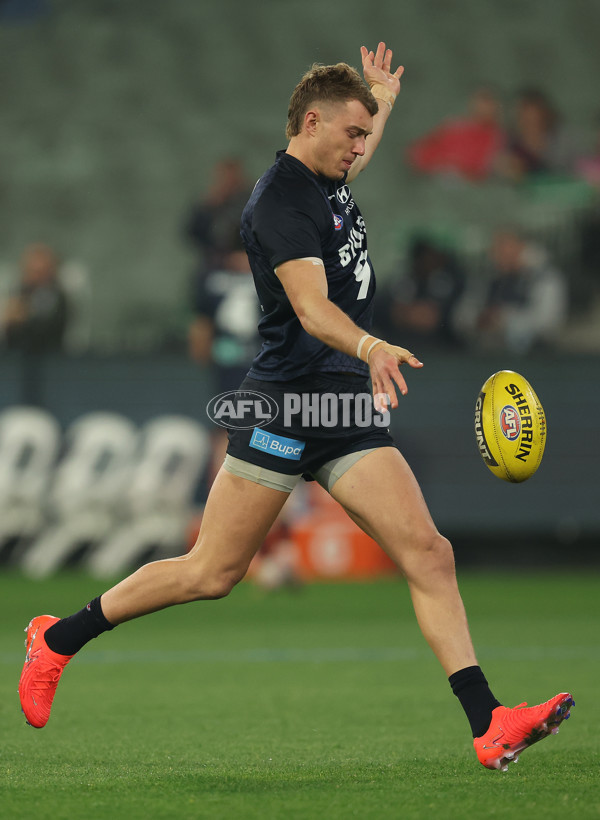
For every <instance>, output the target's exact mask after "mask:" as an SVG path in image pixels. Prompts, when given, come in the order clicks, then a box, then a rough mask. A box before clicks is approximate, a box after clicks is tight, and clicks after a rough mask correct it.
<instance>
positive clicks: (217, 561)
mask: <svg viewBox="0 0 600 820" xmlns="http://www.w3.org/2000/svg"><path fill="white" fill-rule="evenodd" d="M288 496H289V493H287V492H283V491H282V490H275V489H272V488H271V487H264V486H263V485H262V484H257V483H255V482H254V481H250V480H249V479H246V478H242V477H241V476H237V475H233V474H232V473H230V472H228V471H227V470H225V469H224V468H223V467H222V468H221V469H220V471H219V473H218V475H217V477H216V478H215V480H214V482H213V485H212V488H211V490H210V493H209V496H208V499H207V502H206V506H205V508H204V513H203V516H202V523H201V525H200V531H199V533H198V538H197V540H196V543H195V545H194V547H193V549H192V550H191V552H190V554H189V556H188V557H189V558H190V559H191V560H193V561H194V562H196V563H202V564H203V565H208V566H211V567H215V566H218V567H220V568H223V569H233V568H240V569H242V570H245V568H246V567H247V566H248V565H249V564H250V561H251V560H252V557H253V556H254V554H255V553H256V551H257V550H258V549H259V547H260V546H261V544H262V542H263V541H264V539H265V537H266V535H267V533H268V531H269V529H270V528H271V526H272V524H273V522H274V521H275V519H276V518H277V516H278V514H279V512H280V511H281V508H282V507H283V505H284V504H285V502H286V500H287V498H288Z"/></svg>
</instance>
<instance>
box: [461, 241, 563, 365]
mask: <svg viewBox="0 0 600 820" xmlns="http://www.w3.org/2000/svg"><path fill="white" fill-rule="evenodd" d="M490 258H491V264H492V274H493V275H492V280H491V282H490V285H489V289H488V293H487V299H486V302H485V305H484V307H483V310H482V311H481V313H480V314H479V317H478V319H477V335H476V338H475V342H476V344H477V346H478V347H483V348H485V349H488V350H508V351H511V352H513V353H529V352H530V351H532V350H534V349H536V348H538V349H544V348H547V347H552V346H554V345H555V344H556V341H557V337H558V335H559V334H560V331H561V329H562V328H563V325H564V322H565V319H566V316H567V308H568V292H567V283H566V280H565V277H564V275H563V274H562V272H561V271H559V270H558V269H557V268H556V267H554V265H553V264H552V263H551V261H550V259H549V256H548V253H547V252H546V250H545V249H544V248H542V247H541V246H540V245H537V244H533V243H529V242H527V241H526V240H525V239H524V237H523V236H522V235H521V233H520V232H519V231H518V230H516V229H514V228H503V229H501V230H499V231H497V232H496V234H495V235H494V237H493V240H492V245H491V249H490Z"/></svg>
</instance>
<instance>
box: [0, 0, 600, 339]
mask: <svg viewBox="0 0 600 820" xmlns="http://www.w3.org/2000/svg"><path fill="white" fill-rule="evenodd" d="M52 9H53V11H52V13H51V14H50V16H48V17H47V18H45V19H44V21H43V22H40V23H32V24H30V25H27V24H23V25H20V26H10V25H4V26H2V25H0V53H2V54H3V56H4V58H5V59H6V60H7V64H9V65H10V66H11V70H10V72H5V73H4V75H3V88H2V110H3V122H4V124H5V127H4V129H3V130H2V133H1V134H0V165H1V166H2V168H3V185H2V188H1V189H0V207H1V208H2V213H3V216H4V221H3V229H4V231H3V246H2V247H3V249H2V254H3V256H4V257H5V258H3V259H0V263H2V262H6V261H10V260H15V259H16V258H18V256H19V254H20V252H21V250H22V248H23V247H24V245H25V244H27V243H28V242H29V241H32V239H34V238H35V239H38V238H39V239H46V241H50V242H51V243H52V244H56V245H57V246H58V247H59V248H60V249H61V250H62V251H63V252H64V253H65V254H66V255H67V256H68V257H72V258H75V259H81V260H84V262H85V263H86V265H88V266H89V269H90V272H91V277H92V289H93V293H94V303H93V317H92V318H93V327H92V333H93V342H94V344H95V345H96V346H100V345H103V346H104V347H106V348H107V347H111V346H112V347H114V346H115V343H116V342H118V341H119V340H123V338H124V337H125V338H127V334H128V329H129V330H130V326H131V322H130V320H131V310H132V306H135V308H136V310H138V311H140V310H145V311H146V314H147V315H148V316H149V317H151V324H152V328H151V330H152V334H153V337H152V338H147V337H144V344H145V345H146V346H151V345H152V344H158V343H159V342H160V340H161V339H163V338H164V337H165V335H166V334H168V333H169V332H170V331H171V330H172V329H173V327H179V328H181V325H182V323H183V322H184V321H185V315H184V310H183V306H184V304H185V300H186V282H187V277H188V276H189V273H190V270H191V268H192V265H193V260H192V258H191V256H189V255H188V253H187V251H186V249H185V247H184V244H183V241H182V239H181V233H180V231H181V223H182V220H183V214H184V211H185V209H186V208H187V206H188V205H189V203H190V202H191V200H192V199H194V198H196V197H197V196H199V194H200V192H201V191H203V190H206V186H207V180H208V178H209V175H210V171H211V168H212V166H213V165H214V163H215V162H216V160H217V159H218V158H220V157H222V156H223V155H224V154H239V155H241V156H242V157H243V159H244V161H245V163H246V164H247V167H248V169H249V173H250V176H251V177H256V176H257V175H258V174H259V173H260V172H261V171H262V170H263V169H264V168H265V167H266V166H267V164H268V163H269V162H270V161H271V158H272V156H273V153H274V150H275V149H276V148H278V147H282V146H283V144H284V136H283V127H284V120H285V111H286V106H287V101H288V98H289V93H290V90H291V88H292V87H293V85H294V83H295V82H296V80H297V79H298V77H299V75H300V74H301V72H302V71H303V70H304V69H306V68H307V67H308V66H309V65H310V64H311V63H312V62H313V61H321V62H332V61H336V60H339V59H343V60H347V61H349V62H352V63H354V64H356V63H357V60H358V49H359V46H360V45H361V44H362V42H363V41H364V42H368V43H370V44H373V43H375V42H377V40H378V39H379V38H381V37H385V38H387V40H388V41H389V42H390V43H391V44H393V46H394V49H395V55H396V57H397V58H398V59H400V60H401V61H402V62H403V63H404V65H405V66H406V72H405V77H404V79H403V90H402V97H401V101H400V103H399V106H398V112H397V115H396V112H395V117H394V121H393V122H392V124H391V125H390V127H389V129H388V133H386V139H385V140H384V142H383V143H382V146H381V149H380V155H379V156H378V158H377V161H376V162H375V163H373V165H372V167H371V168H370V169H369V173H368V174H367V175H365V177H364V180H363V179H362V178H361V179H360V180H358V181H357V183H356V186H357V188H356V190H357V194H359V195H360V202H361V207H362V209H363V211H364V212H365V215H366V218H367V221H368V224H369V231H370V244H371V246H372V247H373V248H374V249H375V250H376V253H375V260H376V264H377V270H378V272H379V273H380V274H381V275H385V274H386V272H388V271H389V270H390V269H391V266H392V265H393V264H394V262H395V261H396V259H397V255H398V243H399V242H400V240H401V238H402V235H403V234H404V233H405V232H406V231H405V228H404V227H403V226H405V224H406V223H410V222H412V221H414V220H415V219H416V220H417V221H419V222H423V221H428V220H429V219H432V220H434V221H437V222H440V221H446V222H448V221H450V222H456V221H457V220H458V219H461V220H462V216H461V215H462V213H463V211H464V212H466V213H465V216H467V217H469V222H468V223H467V224H468V225H470V226H471V227H472V228H474V229H475V231H477V230H483V231H485V230H486V229H487V227H489V224H490V222H489V220H493V218H494V215H496V216H497V218H498V219H502V218H504V217H505V216H506V214H507V213H511V208H510V203H511V200H512V199H513V197H512V192H510V190H509V191H508V193H506V195H505V193H504V192H503V191H501V190H500V188H499V187H496V188H493V189H487V188H486V189H485V191H484V190H480V191H476V190H473V188H472V187H470V188H469V190H468V191H460V190H457V189H452V188H450V189H448V188H444V187H443V186H432V187H429V186H427V185H426V186H425V189H423V188H422V186H421V185H420V180H417V179H415V178H414V177H413V176H412V175H411V174H410V172H408V171H407V169H406V168H405V167H404V162H403V157H404V151H405V148H406V146H407V144H408V142H409V141H410V140H411V139H413V138H414V137H416V136H418V135H419V134H422V133H424V132H425V131H426V130H428V129H429V128H431V127H432V126H433V125H435V124H436V123H438V122H439V121H440V120H441V119H443V118H444V117H446V116H449V115H453V114H456V113H460V112H461V111H462V110H463V109H464V106H465V101H466V99H467V98H468V96H469V94H470V92H471V91H472V90H473V87H474V86H475V85H476V84H478V83H482V82H488V83H489V82H491V83H493V84H494V85H495V86H496V87H497V88H498V89H499V91H500V93H501V94H503V96H504V97H505V98H506V99H507V101H509V102H510V100H511V98H512V94H513V93H514V92H515V90H516V89H518V88H519V87H520V86H522V85H523V84H529V85H531V84H534V85H535V84H539V85H542V86H543V87H546V88H548V89H550V90H551V92H552V95H553V96H554V97H555V99H556V101H557V104H558V106H559V108H560V109H561V110H562V111H563V112H564V114H565V118H566V120H567V121H568V122H569V123H572V124H573V126H574V128H575V129H576V130H579V131H583V132H585V130H586V129H589V128H591V123H592V118H593V116H594V115H595V112H596V109H597V93H596V88H595V84H594V83H593V82H589V81H588V79H589V78H590V77H594V76H597V73H598V63H597V54H598V48H597V37H596V32H597V31H598V29H599V28H600V5H599V4H598V3H597V2H595V1H594V0H572V2H569V3H558V2H549V3H547V4H541V3H518V4H517V3H514V2H511V3H505V4H483V3H481V2H478V0H456V1H455V2H453V3H452V4H451V5H448V6H447V7H446V6H444V4H439V3H438V4H433V5H432V4H430V3H423V2H422V0H406V2H403V3H401V4H396V5H393V4H392V5H388V6H387V7H386V9H385V14H384V15H378V14H373V13H372V9H370V8H369V7H368V6H365V4H364V3H361V2H360V1H359V0H347V2H346V3H345V4H344V13H343V14H340V12H339V8H338V7H337V6H336V5H335V4H332V5H327V4H323V3H321V2H319V1H318V0H306V2H304V3H299V2H297V0H293V1H292V2H288V3H281V4H273V3H266V4H263V5H261V4H258V5H256V4H254V5H248V4H247V3H244V2H242V0H228V2H227V3H225V4H223V3H200V4H196V3H185V4H183V3H158V2H150V3H148V2H142V0H130V2H128V3H125V4H118V3H111V4H110V6H109V7H107V8H106V9H105V8H104V7H103V6H96V5H95V4H86V3H81V4H64V3H57V4H52ZM315 20H318V26H316V27H315ZM232 21H235V25H232ZM291 21H293V25H290V22H291ZM281 32H285V35H284V36H282V33H281ZM224 43H226V44H227V46H226V51H227V59H226V60H223V53H222V52H223V47H224V46H223V44H224ZM557 54H560V60H558V59H556V55H557ZM565 65H568V66H569V70H568V71H565V70H564V66H565ZM215 66H218V67H219V68H218V70H215ZM274 66H276V67H277V69H276V70H273V69H274ZM512 213H514V212H512ZM469 215H470V216H469ZM472 234H473V231H471V235H472ZM130 336H131V334H130ZM130 343H131V344H134V342H133V341H131V342H130Z"/></svg>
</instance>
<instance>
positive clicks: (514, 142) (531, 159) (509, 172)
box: [499, 88, 575, 182]
mask: <svg viewBox="0 0 600 820" xmlns="http://www.w3.org/2000/svg"><path fill="white" fill-rule="evenodd" d="M515 116H516V119H515V124H514V128H513V130H512V132H511V134H510V136H509V139H508V145H507V150H506V153H505V155H504V156H503V157H502V159H501V161H500V163H499V169H500V171H501V173H503V174H504V175H505V176H507V177H508V178H509V179H512V180H514V181H515V182H521V181H522V180H525V179H530V178H532V177H536V176H539V175H540V174H556V175H559V174H569V173H572V172H573V168H574V158H575V150H574V146H573V142H572V138H571V136H570V135H569V134H568V132H567V129H566V128H565V127H564V126H563V124H562V122H561V118H560V116H559V114H558V111H557V110H556V108H555V106H554V104H553V103H552V102H551V101H550V99H549V97H548V96H547V95H546V94H545V93H544V92H543V91H541V90H540V89H537V88H527V89H523V90H522V91H521V92H520V93H519V95H518V98H517V106H516V115H515Z"/></svg>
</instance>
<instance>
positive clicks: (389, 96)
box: [348, 43, 404, 182]
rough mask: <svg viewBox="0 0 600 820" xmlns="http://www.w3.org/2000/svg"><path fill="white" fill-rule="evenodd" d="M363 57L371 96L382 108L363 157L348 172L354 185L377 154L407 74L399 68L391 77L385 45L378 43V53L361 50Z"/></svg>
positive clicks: (375, 118) (376, 115)
mask: <svg viewBox="0 0 600 820" xmlns="http://www.w3.org/2000/svg"><path fill="white" fill-rule="evenodd" d="M360 53H361V56H362V64H363V75H364V78H365V81H366V83H367V85H368V86H369V88H370V89H371V93H372V94H373V96H374V97H375V99H376V100H377V102H378V104H379V111H378V112H377V114H375V116H374V117H373V133H372V134H370V135H369V138H368V140H367V141H366V147H365V153H364V155H363V156H362V157H358V158H357V159H356V160H355V161H354V163H353V165H352V168H351V169H350V171H349V172H348V182H352V180H353V179H355V178H356V176H357V175H358V174H359V173H360V172H361V171H364V169H365V168H366V166H367V165H368V164H369V162H370V160H371V157H372V156H373V154H374V153H375V150H376V148H377V146H378V145H379V142H380V140H381V137H382V135H383V129H384V128H385V124H386V122H387V119H388V117H389V116H390V113H391V111H392V108H393V105H394V101H395V99H396V97H397V96H398V94H399V93H400V77H402V74H403V73H404V66H399V67H398V68H397V69H396V71H394V72H393V73H392V56H393V55H392V50H391V48H387V49H386V47H385V43H379V45H378V46H377V51H376V52H375V53H373V52H372V51H368V50H367V49H366V48H365V46H361V49H360Z"/></svg>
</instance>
